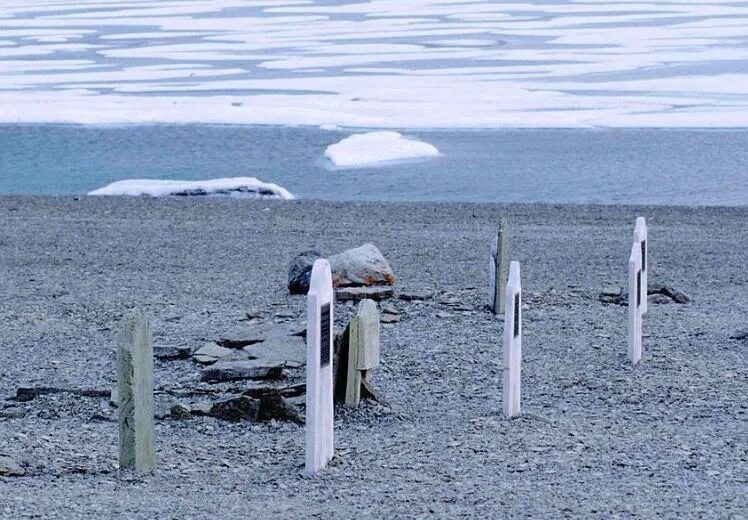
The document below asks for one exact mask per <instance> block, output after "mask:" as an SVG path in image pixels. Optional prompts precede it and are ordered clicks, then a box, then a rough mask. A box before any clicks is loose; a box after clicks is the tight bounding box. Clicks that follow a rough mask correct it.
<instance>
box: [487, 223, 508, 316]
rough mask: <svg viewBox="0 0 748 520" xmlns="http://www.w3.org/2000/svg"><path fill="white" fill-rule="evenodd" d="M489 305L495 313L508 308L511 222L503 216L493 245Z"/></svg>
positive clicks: (501, 312) (502, 311)
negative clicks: (507, 290) (507, 282)
mask: <svg viewBox="0 0 748 520" xmlns="http://www.w3.org/2000/svg"><path fill="white" fill-rule="evenodd" d="M489 268H490V270H491V271H490V280H491V281H490V283H489V294H488V298H489V306H490V307H491V312H492V313H494V314H504V311H505V309H506V298H505V297H506V295H505V292H506V279H507V275H508V274H509V222H508V221H507V219H506V217H502V218H501V224H500V226H499V234H498V235H497V237H496V240H495V241H494V243H493V245H492V247H491V262H490V266H489Z"/></svg>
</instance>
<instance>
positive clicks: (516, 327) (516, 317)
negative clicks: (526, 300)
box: [514, 293, 519, 338]
mask: <svg viewBox="0 0 748 520" xmlns="http://www.w3.org/2000/svg"><path fill="white" fill-rule="evenodd" d="M517 336H519V293H515V295H514V337H515V338H516V337H517Z"/></svg>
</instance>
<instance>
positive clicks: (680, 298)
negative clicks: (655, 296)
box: [670, 291, 691, 304]
mask: <svg viewBox="0 0 748 520" xmlns="http://www.w3.org/2000/svg"><path fill="white" fill-rule="evenodd" d="M670 297H671V298H672V299H673V301H674V302H675V303H680V304H685V303H688V302H690V301H691V298H689V297H688V296H686V295H685V294H683V293H682V292H680V291H671V294H670Z"/></svg>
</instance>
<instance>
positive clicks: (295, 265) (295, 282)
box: [288, 250, 322, 294]
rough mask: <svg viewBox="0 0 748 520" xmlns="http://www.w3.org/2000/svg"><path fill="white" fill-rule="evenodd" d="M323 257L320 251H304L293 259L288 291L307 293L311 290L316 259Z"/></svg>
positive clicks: (289, 271)
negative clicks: (310, 282) (310, 283)
mask: <svg viewBox="0 0 748 520" xmlns="http://www.w3.org/2000/svg"><path fill="white" fill-rule="evenodd" d="M319 258H322V254H321V253H319V252H318V251H313V250H312V251H304V252H303V253H300V254H299V255H297V256H296V257H295V258H294V259H293V260H292V261H291V267H290V268H289V270H288V292H290V293H291V294H306V293H308V292H309V281H310V279H311V277H312V267H313V266H314V261H315V260H317V259H319Z"/></svg>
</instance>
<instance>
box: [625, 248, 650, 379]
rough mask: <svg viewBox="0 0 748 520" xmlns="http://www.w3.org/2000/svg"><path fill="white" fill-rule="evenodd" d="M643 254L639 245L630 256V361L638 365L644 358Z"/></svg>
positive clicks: (632, 249)
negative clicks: (642, 310) (642, 308)
mask: <svg viewBox="0 0 748 520" xmlns="http://www.w3.org/2000/svg"><path fill="white" fill-rule="evenodd" d="M644 298H646V296H643V294H642V254H641V247H640V245H639V244H637V243H634V244H633V245H632V246H631V255H630V256H629V327H628V328H629V349H628V353H629V360H630V361H631V364H632V365H636V364H637V363H638V362H639V361H640V360H641V358H642V313H641V304H642V301H643V300H644Z"/></svg>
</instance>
